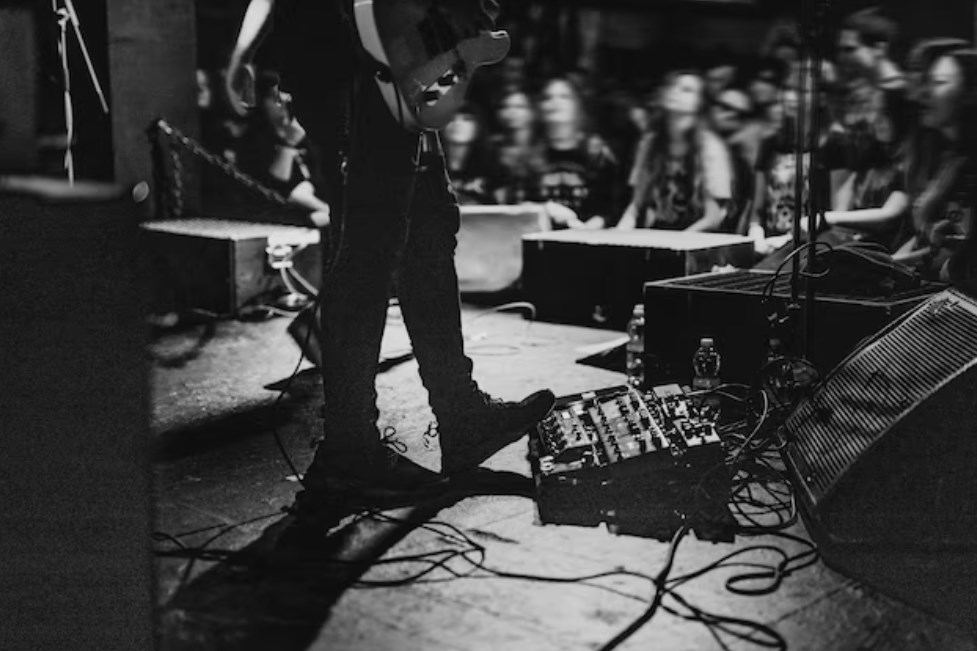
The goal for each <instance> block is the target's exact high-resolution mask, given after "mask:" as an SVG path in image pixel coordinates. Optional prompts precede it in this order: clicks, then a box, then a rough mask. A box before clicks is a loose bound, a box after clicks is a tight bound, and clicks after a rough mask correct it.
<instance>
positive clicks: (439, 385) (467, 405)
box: [398, 157, 553, 473]
mask: <svg viewBox="0 0 977 651" xmlns="http://www.w3.org/2000/svg"><path fill="white" fill-rule="evenodd" d="M443 165H444V162H443V158H440V157H437V162H435V163H433V164H432V165H431V167H430V168H429V169H428V170H426V171H424V172H422V173H421V175H420V177H419V179H418V181H417V190H416V195H415V200H414V202H413V204H412V206H411V211H410V217H411V218H410V222H409V233H408V238H407V248H406V249H405V251H404V256H403V260H402V263H401V265H400V275H399V285H398V296H399V298H400V304H401V309H402V311H403V314H404V322H405V324H406V326H407V330H408V332H409V334H410V338H411V342H412V344H413V347H414V354H415V355H416V357H417V360H418V363H419V366H420V374H421V379H422V381H423V383H424V386H425V388H427V390H428V395H429V400H430V403H431V407H432V409H433V410H434V414H435V416H436V417H437V419H438V425H439V430H440V432H441V452H442V468H443V470H442V471H443V472H444V473H454V472H459V471H464V470H467V469H470V468H474V467H475V466H477V465H479V464H480V463H482V462H483V461H485V460H486V459H487V458H488V457H490V456H492V455H493V454H494V453H495V452H497V451H498V450H500V449H502V448H503V447H505V446H506V445H508V444H510V443H512V442H513V441H515V440H517V439H518V438H520V437H521V435H522V433H523V432H525V430H526V429H527V428H529V427H531V426H532V425H533V424H535V423H536V422H537V421H539V420H540V419H541V418H543V416H545V415H546V413H547V412H548V411H549V410H550V408H551V407H552V405H553V394H552V393H551V392H549V391H541V392H537V393H536V394H533V395H532V396H529V397H528V398H526V399H525V400H523V401H522V402H519V403H506V402H501V401H497V400H494V399H492V398H491V397H490V396H488V395H487V394H484V393H482V392H481V391H480V390H479V388H478V385H477V384H476V383H475V382H474V381H473V380H472V362H471V360H470V359H469V358H468V357H466V356H465V351H464V340H463V338H462V331H461V313H460V303H459V294H458V277H457V274H456V272H455V266H454V252H455V248H456V244H457V241H456V235H457V233H458V228H459V223H460V215H459V211H458V206H457V203H456V201H455V199H454V195H453V194H452V193H451V190H450V189H449V186H448V179H447V176H446V175H445V171H444V166H443Z"/></svg>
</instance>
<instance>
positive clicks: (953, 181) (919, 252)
mask: <svg viewBox="0 0 977 651" xmlns="http://www.w3.org/2000/svg"><path fill="white" fill-rule="evenodd" d="M920 99H921V103H922V104H921V110H920V114H919V122H918V125H917V129H916V130H915V131H914V133H913V134H912V137H911V139H910V142H909V147H908V152H907V155H908V160H907V170H906V186H907V190H908V193H909V196H910V198H911V201H912V204H911V222H910V223H911V237H909V239H908V240H907V241H906V243H905V244H904V245H903V246H902V247H900V249H899V250H898V251H897V252H896V255H895V258H896V259H898V260H902V261H904V262H907V263H910V264H914V265H916V266H917V267H918V268H919V269H920V271H921V272H922V273H924V274H925V275H926V276H928V277H930V278H942V279H943V280H950V279H952V278H954V277H957V278H960V277H961V276H962V275H963V274H964V272H965V270H966V269H969V268H971V267H972V266H973V260H972V259H968V256H969V255H970V253H971V252H972V251H973V249H974V246H973V244H972V239H973V233H974V223H973V222H974V203H975V201H974V199H975V193H977V151H975V147H977V129H975V126H974V123H973V120H972V119H971V118H972V116H973V115H974V114H975V111H977V51H974V50H953V51H951V52H948V53H945V54H943V55H941V56H939V57H938V58H937V59H936V60H935V61H934V62H933V63H932V64H931V65H930V67H929V69H928V71H927V73H926V75H925V78H924V84H923V90H922V92H921V93H920ZM968 235H969V236H970V240H971V243H969V244H968V245H967V246H961V243H962V242H964V241H966V240H967V237H968ZM955 250H956V255H955ZM954 256H955V257H954ZM951 260H952V261H953V262H952V263H951Z"/></svg>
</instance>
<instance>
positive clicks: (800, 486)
mask: <svg viewBox="0 0 977 651" xmlns="http://www.w3.org/2000/svg"><path fill="white" fill-rule="evenodd" d="M783 435H784V438H785V441H786V446H785V448H784V452H783V454H784V459H785V462H786V465H787V469H788V476H789V477H790V480H791V482H792V484H793V486H794V491H795V495H796V497H797V501H798V503H799V505H800V508H801V513H802V515H803V516H804V520H805V523H806V524H807V528H808V531H809V532H810V534H811V536H812V538H813V539H814V540H815V541H816V542H817V543H818V547H819V549H820V551H821V555H822V557H823V559H824V561H825V563H826V564H828V565H829V566H831V567H833V568H835V569H837V570H839V571H841V572H842V573H844V574H847V575H849V576H852V577H855V578H857V579H860V580H862V581H864V582H865V583H867V584H869V585H872V586H874V587H875V588H877V589H879V590H881V591H882V592H885V593H887V594H890V595H892V596H895V597H897V598H899V599H901V600H902V601H905V602H907V603H909V604H911V605H914V606H916V607H918V608H921V609H923V610H926V611H929V612H930V613H932V614H933V615H935V616H937V617H941V618H943V619H946V620H948V621H951V622H953V623H955V624H958V625H960V626H963V627H964V628H966V629H968V630H970V631H971V632H973V633H975V634H977V609H975V602H977V472H975V470H974V466H975V463H977V302H975V301H974V299H972V298H969V297H967V296H966V295H964V294H961V293H959V292H957V291H955V290H947V291H945V292H942V293H940V294H937V295H935V296H933V297H932V298H930V299H929V300H928V301H926V302H925V303H923V304H922V305H920V306H918V307H917V308H916V309H915V310H913V311H911V312H909V313H907V314H905V315H903V317H901V318H900V319H899V320H897V321H895V322H893V323H892V324H890V326H889V327H887V328H886V329H884V330H883V331H882V332H880V333H879V334H878V335H876V336H875V337H874V338H873V339H871V340H870V341H869V342H868V343H867V344H866V345H864V346H863V347H862V348H861V349H860V350H858V351H857V352H855V353H853V354H852V355H850V356H849V357H848V358H846V359H845V360H844V361H843V362H842V363H841V364H840V365H839V366H838V367H837V368H836V369H835V370H834V371H833V372H832V373H831V374H829V375H828V376H827V377H826V378H825V380H824V381H823V382H822V383H821V385H819V387H818V388H817V389H816V390H815V392H814V394H813V395H812V396H811V397H810V398H809V399H807V400H806V401H805V402H803V403H802V404H801V405H800V406H799V407H798V408H797V409H796V410H795V411H794V413H792V414H791V416H790V417H789V418H788V419H787V421H786V423H785V425H784V427H783Z"/></svg>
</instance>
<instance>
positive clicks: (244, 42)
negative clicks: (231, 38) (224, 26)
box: [224, 0, 275, 117]
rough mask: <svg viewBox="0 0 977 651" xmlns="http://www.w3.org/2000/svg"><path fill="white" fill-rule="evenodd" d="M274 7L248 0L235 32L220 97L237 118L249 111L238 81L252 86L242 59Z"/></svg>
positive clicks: (260, 0) (262, 0)
mask: <svg viewBox="0 0 977 651" xmlns="http://www.w3.org/2000/svg"><path fill="white" fill-rule="evenodd" d="M274 6H275V0H251V2H250V3H248V8H247V10H246V11H245V12H244V19H243V20H242V22H241V29H240V30H239V31H238V36H237V42H236V43H235V45H234V50H233V51H232V52H231V58H230V61H228V64H227V72H226V73H225V75H224V95H225V97H226V98H227V103H228V105H229V106H230V107H231V110H232V111H234V112H235V113H237V114H238V115H239V116H241V117H244V116H245V115H247V113H248V109H249V108H250V107H249V106H248V104H247V102H245V101H244V98H243V94H242V88H243V87H244V86H245V84H242V83H241V82H242V81H244V82H245V83H250V84H251V86H252V87H253V84H254V74H253V71H252V69H251V68H250V66H248V65H247V63H248V62H247V60H246V59H247V57H248V55H249V54H250V53H251V51H252V50H253V49H254V46H255V44H256V43H257V41H258V35H259V34H261V30H262V29H263V28H264V26H265V24H266V23H267V22H268V18H269V17H270V16H271V10H272V8H273V7H274ZM245 75H247V76H245Z"/></svg>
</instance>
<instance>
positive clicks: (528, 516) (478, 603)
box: [151, 308, 977, 651]
mask: <svg viewBox="0 0 977 651" xmlns="http://www.w3.org/2000/svg"><path fill="white" fill-rule="evenodd" d="M464 318H465V334H466V337H467V339H468V346H469V348H468V350H469V354H470V355H471V357H472V358H473V359H474V361H475V374H476V379H477V380H478V381H479V383H480V384H481V386H482V387H483V388H484V389H485V390H487V391H489V392H491V393H493V394H494V395H497V396H500V397H504V398H508V399H514V398H518V397H521V396H523V395H524V394H526V393H528V392H529V391H531V390H534V389H536V388H539V387H549V388H551V389H552V390H553V391H554V392H556V394H557V395H564V394H569V393H575V392H579V391H582V390H586V389H593V388H600V387H605V386H612V385H617V384H621V383H622V382H623V381H624V376H623V375H622V374H619V373H614V372H610V371H605V370H601V369H597V368H593V367H589V366H584V365H580V364H576V363H575V362H574V360H575V359H576V358H579V357H581V356H582V355H581V354H580V353H579V352H576V349H577V348H578V347H581V346H586V345H591V344H595V343H600V342H602V341H607V340H609V339H611V338H613V336H614V334H615V333H609V332H606V331H598V330H591V329H585V328H578V327H572V326H562V325H553V324H545V323H533V322H530V321H527V320H525V319H524V318H523V317H522V316H520V315H517V314H511V313H510V314H486V313H483V312H481V311H477V310H475V309H473V308H466V310H465V313H464ZM287 324H288V320H287V319H274V320H271V321H266V322H257V323H242V322H237V321H222V322H219V323H217V324H216V326H214V327H213V328H208V327H205V326H203V325H201V326H196V327H193V328H190V329H187V330H183V331H181V332H177V333H170V334H166V335H164V336H162V337H160V338H158V339H157V340H155V341H154V342H153V344H152V346H151V353H152V355H153V357H154V359H155V360H156V361H155V363H154V373H153V387H154V400H153V404H154V410H153V413H154V431H155V434H156V440H157V442H158V448H157V461H156V464H155V470H156V501H157V505H158V509H157V521H156V524H155V530H156V535H155V539H156V542H155V546H156V548H157V549H159V550H176V549H178V548H179V547H180V546H181V545H182V546H185V547H188V548H195V547H196V548H200V547H205V548H206V549H207V550H218V551H220V550H224V551H227V550H246V551H247V554H248V555H247V556H242V557H241V558H250V559H252V560H253V559H256V558H257V559H261V558H262V554H266V553H267V550H268V549H270V548H272V547H273V543H274V537H275V535H276V526H275V525H276V522H277V521H278V520H279V519H280V518H281V509H282V507H285V506H286V505H288V504H290V503H291V500H292V497H293V495H294V493H295V491H296V490H297V488H298V484H297V482H296V481H295V479H294V477H292V476H291V475H292V471H291V470H290V469H289V468H288V466H287V465H286V463H285V461H284V460H283V457H282V454H281V453H280V451H279V450H278V448H277V447H276V444H275V441H274V438H273V436H272V431H273V429H277V431H278V433H279V435H280V436H281V439H282V441H283V442H284V446H285V448H286V449H287V451H288V454H289V455H290V456H291V457H292V459H293V460H294V462H295V463H296V465H297V467H298V468H299V469H300V470H301V469H304V468H305V466H306V464H307V463H308V462H309V460H310V459H311V454H312V450H311V448H310V439H311V437H312V436H313V435H314V433H315V431H316V429H317V428H318V426H319V421H318V420H317V417H316V413H317V410H318V407H319V404H320V403H321V395H320V391H321V387H320V382H319V380H318V376H317V373H316V372H315V371H314V370H312V371H309V367H308V366H307V365H305V364H303V365H302V366H301V369H302V372H300V374H299V376H298V377H297V378H296V380H295V381H294V382H293V384H292V387H291V390H290V392H289V393H288V395H287V396H286V397H285V398H284V399H283V400H282V401H281V403H280V404H279V405H278V406H277V407H276V406H275V404H274V403H275V399H276V397H277V395H278V392H277V391H275V390H274V389H273V388H270V387H274V386H275V385H276V384H278V383H280V382H281V381H282V380H284V379H285V378H287V377H288V376H289V375H290V374H291V373H292V371H293V369H294V368H295V367H296V364H297V362H298V361H299V356H298V350H297V348H296V347H295V345H294V344H293V343H292V341H291V339H290V338H289V337H288V335H287V334H286V332H285V328H286V326H287ZM407 346H408V342H407V339H406V336H405V333H404V330H403V326H402V324H401V323H399V322H398V321H397V319H396V315H394V318H392V319H391V320H390V322H389V327H388V334H387V338H386V340H385V344H384V351H385V353H386V354H388V355H390V356H396V355H397V354H398V353H400V352H403V351H405V350H406V349H407ZM416 370H417V369H416V363H415V362H413V361H408V362H406V363H403V364H400V365H399V366H395V367H394V368H392V369H390V370H388V371H386V372H385V373H382V374H381V375H380V376H379V379H378V385H379V393H380V407H381V412H382V415H381V423H380V425H381V427H384V426H388V425H389V426H392V427H394V428H395V429H396V432H397V434H396V437H397V438H398V439H400V440H401V441H403V443H404V444H405V445H406V449H407V454H408V456H410V457H411V458H413V459H414V460H416V461H417V462H418V463H421V464H423V465H425V466H428V467H431V468H433V469H437V468H438V467H439V464H440V462H439V452H438V449H437V442H436V440H431V439H429V438H425V437H424V436H423V432H424V430H425V428H426V426H427V423H428V422H429V421H430V420H431V419H432V416H431V413H430V411H429V409H428V407H427V404H426V395H425V393H424V390H423V387H422V386H421V384H420V381H419V379H418V377H417V373H416ZM526 451H527V448H526V442H525V439H523V440H522V441H520V442H519V443H516V444H514V445H511V446H510V447H508V448H506V449H505V450H503V451H502V452H500V453H499V454H497V455H496V456H495V457H493V458H492V459H491V460H490V461H489V462H488V463H487V464H486V465H487V466H488V467H489V468H491V469H494V470H500V471H512V472H515V473H519V474H521V475H524V476H528V475H529V464H528V461H527V460H526ZM426 515H431V516H432V517H434V518H435V519H436V520H437V521H440V522H445V523H450V524H451V525H454V527H457V528H458V529H459V530H461V531H462V532H464V533H465V534H467V535H468V536H469V537H470V538H472V539H473V540H474V541H475V542H477V543H479V544H480V545H482V546H484V548H485V558H484V563H485V564H486V565H487V566H490V567H492V568H494V569H496V570H501V571H506V572H515V573H518V572H522V573H533V574H538V575H547V576H561V577H569V576H579V575H586V574H592V573H597V572H604V571H611V570H615V569H622V568H623V569H626V570H631V571H634V572H641V573H643V574H646V575H652V576H653V575H655V574H657V573H658V571H659V570H660V568H661V566H662V564H663V563H664V562H665V559H666V556H667V551H668V544H667V543H662V542H658V541H655V540H650V539H645V538H638V537H630V536H617V535H614V534H612V533H609V532H607V531H606V530H604V529H593V528H583V527H569V526H554V525H547V526H541V525H538V524H536V523H535V521H534V520H535V510H534V503H533V501H532V500H531V499H528V498H526V497H520V496H505V495H493V496H481V497H470V498H467V499H464V500H461V501H459V502H457V503H455V504H448V505H446V506H445V507H444V508H442V509H440V511H439V512H438V511H437V509H432V510H431V512H430V513H428V514H426ZM441 531H442V532H443V531H446V530H444V529H441ZM789 532H790V533H793V534H795V535H798V536H802V537H806V533H805V531H804V528H803V525H801V524H798V525H794V526H793V527H792V528H791V529H790V530H789ZM388 533H389V531H388ZM404 534H406V535H404ZM401 535H403V538H402V539H400V540H398V536H401ZM361 542H362V541H361ZM388 542H389V543H391V544H392V543H396V544H393V546H392V547H391V548H390V549H388V550H387V551H386V553H385V555H384V558H386V559H397V558H400V557H403V556H405V555H409V554H424V553H434V552H437V551H439V550H446V549H447V550H451V549H458V548H459V543H458V542H456V541H452V540H449V539H446V538H445V537H444V536H443V535H441V534H439V533H438V532H436V531H431V530H428V529H424V528H413V529H408V528H401V529H400V530H399V531H398V532H397V533H396V535H394V536H393V537H392V538H391V539H390V540H389V541H387V542H382V544H380V543H378V544H380V546H381V547H382V546H383V545H385V544H388ZM366 543H367V544H369V541H366ZM754 544H769V545H773V546H776V547H780V548H783V549H784V551H786V552H787V553H796V552H798V551H800V550H801V549H802V547H801V546H800V545H798V544H797V543H793V542H790V541H787V540H784V539H780V538H773V537H760V538H753V539H744V538H741V537H737V539H736V541H735V542H734V543H711V542H703V541H699V540H697V539H696V538H695V537H693V536H689V537H687V538H686V539H685V540H684V541H683V542H682V543H681V545H680V546H679V548H678V552H677V554H676V557H675V567H674V569H673V575H677V574H684V573H687V572H690V571H693V570H696V569H698V568H700V567H703V566H706V565H708V564H709V563H711V562H713V561H716V560H718V559H720V558H721V557H723V556H725V555H726V554H728V553H730V552H733V551H735V550H738V549H743V548H745V547H747V546H750V545H754ZM241 558H236V560H234V557H232V561H233V562H229V561H228V560H227V559H226V558H225V557H224V556H220V555H215V556H212V557H205V558H198V559H197V560H195V561H193V562H191V561H188V560H187V559H186V558H184V557H163V556H161V557H159V558H158V560H157V570H158V603H159V608H160V610H159V633H160V636H161V643H162V648H164V649H276V650H280V651H304V650H306V649H311V650H317V651H318V650H325V649H330V650H341V649H366V650H377V651H381V650H384V651H385V650H394V649H395V650H411V649H418V650H440V649H444V650H458V651H461V650H479V649H520V650H521V649H526V650H531V651H547V650H554V651H556V650H574V649H596V648H600V646H601V645H602V644H604V643H606V642H607V641H609V640H611V639H612V638H613V637H614V636H615V635H617V634H618V633H619V632H620V631H622V630H623V629H624V628H625V627H627V626H628V625H629V624H630V623H631V622H632V621H633V620H635V619H636V618H637V617H638V616H639V615H640V614H641V613H642V612H643V611H644V610H645V608H646V607H647V605H648V602H649V599H650V596H651V593H652V587H651V585H650V583H649V582H648V581H647V580H645V579H641V578H636V577H626V576H623V577H622V576H618V577H612V578H607V579H599V580H594V581H591V582H589V584H587V585H584V584H570V585H568V584H559V583H539V582H529V581H525V580H516V579H512V578H485V576H484V574H483V575H481V578H479V577H461V578H458V577H454V576H453V575H452V574H450V573H449V572H448V571H445V570H437V571H435V572H433V573H431V574H430V575H429V576H428V577H427V580H426V581H423V582H417V583H413V584H410V585H406V586H402V587H387V588H376V587H366V586H360V585H351V584H352V583H353V582H354V581H355V580H356V579H357V578H360V579H363V580H377V579H384V580H389V579H396V578H402V577H405V576H408V575H410V574H412V573H414V572H416V571H418V570H420V569H423V567H422V566H421V565H417V564H409V563H407V562H398V563H389V564H384V565H380V566H376V567H373V568H370V569H367V570H366V571H365V572H361V571H360V569H356V568H355V567H353V566H349V565H346V566H340V567H337V565H336V564H329V563H325V562H324V563H320V564H318V565H316V564H310V565H309V566H308V567H307V569H306V570H304V571H300V572H295V571H294V570H292V571H285V570H280V569H279V570H276V569H274V566H269V565H268V564H262V563H261V562H249V563H245V562H240V561H241ZM738 560H740V561H748V562H766V563H774V562H776V561H777V560H778V557H777V556H776V555H775V554H774V552H772V551H769V550H768V551H766V552H752V553H750V554H749V555H747V556H744V557H742V558H740V559H738ZM449 567H451V568H452V569H454V570H455V571H457V572H458V573H463V572H465V571H470V570H471V565H469V564H466V563H465V562H464V560H463V559H460V558H455V559H454V560H453V561H452V562H451V563H450V564H449ZM361 569H362V568H361ZM738 571H741V570H738ZM733 572H734V570H733V569H731V568H725V569H721V570H717V571H714V572H711V573H709V574H707V575H705V576H703V577H701V578H698V579H695V580H692V581H690V582H688V583H686V584H684V585H683V586H681V588H679V589H678V590H677V592H678V593H679V594H680V595H681V596H682V597H683V598H684V599H685V600H686V601H687V602H688V603H690V604H693V605H694V606H697V607H698V608H700V609H702V610H704V611H708V612H710V613H714V614H719V615H725V616H729V617H735V618H741V619H747V620H754V621H757V622H760V623H763V624H765V625H766V626H769V627H770V628H772V629H774V630H775V631H776V632H777V633H778V634H779V635H780V636H782V638H783V640H785V641H786V644H787V648H789V649H791V650H800V649H812V650H813V649H817V650H831V651H856V650H864V649H887V650H907V651H908V650H914V651H916V650H926V649H932V650H934V651H936V650H939V651H951V650H961V651H962V650H965V649H966V650H972V649H975V648H977V646H975V644H974V642H973V640H972V638H971V637H970V636H969V635H968V634H967V633H965V632H964V631H963V630H961V629H960V628H957V627H956V626H953V625H951V624H948V623H945V622H943V621H941V620H938V619H935V618H932V617H930V616H928V615H926V614H923V613H922V612H920V611H918V610H916V609H915V608H912V607H909V606H907V605H904V604H902V603H900V602H898V601H896V600H894V599H891V598H889V597H887V596H885V595H882V594H879V593H877V592H876V591H874V590H873V589H871V588H869V587H866V586H864V585H862V584H860V583H859V582H858V581H856V580H853V579H849V578H846V577H845V576H842V575H841V574H838V573H836V572H834V571H833V570H831V569H829V568H827V567H825V566H824V565H823V564H822V563H820V562H818V563H817V564H815V565H813V566H811V567H808V568H806V569H803V570H801V571H799V572H797V573H795V574H792V575H790V576H788V577H787V578H786V579H785V580H784V582H783V584H782V585H781V586H780V588H779V589H778V590H777V591H775V592H773V593H772V594H766V595H761V596H739V595H736V594H733V593H731V592H729V591H727V590H726V588H725V581H726V579H727V578H728V577H729V576H731V575H732V573H733ZM663 605H665V606H669V607H671V608H672V609H676V608H679V604H678V603H677V602H676V601H674V600H673V599H671V598H666V600H665V603H664V604H663ZM740 630H742V629H740ZM760 641H761V642H763V641H766V642H767V643H768V644H774V641H772V640H769V639H767V638H762V639H761V640H760ZM724 645H726V648H733V649H754V648H757V649H760V648H776V645H775V644H774V646H763V645H762V644H761V643H758V642H757V641H753V642H750V641H745V640H742V639H737V638H736V637H734V636H732V635H729V634H723V633H719V634H718V638H717V637H715V636H714V634H713V632H711V631H710V629H708V628H707V627H706V626H704V625H703V624H702V623H699V622H695V621H687V620H685V619H682V618H680V617H677V616H675V615H674V614H671V613H669V612H666V611H665V610H659V611H658V613H657V614H656V615H655V616H654V618H653V619H652V620H651V621H650V622H648V623H647V624H645V625H644V626H643V627H642V628H641V629H640V630H638V631H637V633H635V634H634V635H633V636H632V637H631V638H630V639H629V640H628V641H627V642H625V643H624V644H623V645H622V646H621V647H620V648H622V649H663V650H669V651H671V650H676V651H682V650H699V649H721V648H724Z"/></svg>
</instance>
